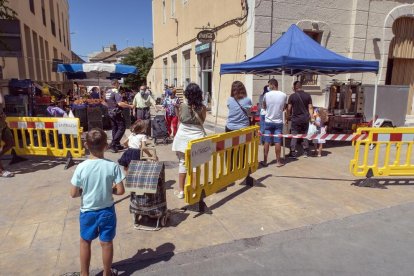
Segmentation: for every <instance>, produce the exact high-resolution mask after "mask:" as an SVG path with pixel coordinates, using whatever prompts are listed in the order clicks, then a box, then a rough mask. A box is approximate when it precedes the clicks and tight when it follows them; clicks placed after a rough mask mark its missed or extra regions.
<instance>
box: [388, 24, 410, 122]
mask: <svg viewBox="0 0 414 276" xmlns="http://www.w3.org/2000/svg"><path fill="white" fill-rule="evenodd" d="M392 31H393V33H394V35H395V36H394V38H393V39H392V40H391V44H390V52H389V58H392V59H394V60H393V67H392V76H391V84H395V85H409V86H410V91H409V96H408V104H407V114H414V102H413V97H414V18H412V17H401V18H398V19H397V20H395V22H394V24H393V26H392Z"/></svg>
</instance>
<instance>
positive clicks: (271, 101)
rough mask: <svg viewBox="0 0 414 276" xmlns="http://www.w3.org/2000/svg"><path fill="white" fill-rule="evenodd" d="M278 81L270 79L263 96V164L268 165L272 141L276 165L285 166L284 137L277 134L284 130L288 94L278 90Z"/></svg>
mask: <svg viewBox="0 0 414 276" xmlns="http://www.w3.org/2000/svg"><path fill="white" fill-rule="evenodd" d="M278 86H279V85H278V82H277V80H276V79H271V80H269V89H270V91H269V92H267V93H266V94H265V95H264V97H263V107H264V108H265V110H266V115H265V126H264V150H263V153H264V154H263V155H264V160H263V161H262V162H260V163H261V165H262V166H264V167H267V165H268V163H267V159H268V155H269V147H270V144H271V143H274V144H275V154H276V166H277V167H281V166H283V163H282V160H281V158H280V155H281V150H282V147H281V141H282V138H280V137H277V135H279V134H282V132H283V111H284V110H285V108H286V99H287V96H286V94H285V93H283V92H282V91H279V90H278Z"/></svg>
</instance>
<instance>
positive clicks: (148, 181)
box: [125, 160, 165, 195]
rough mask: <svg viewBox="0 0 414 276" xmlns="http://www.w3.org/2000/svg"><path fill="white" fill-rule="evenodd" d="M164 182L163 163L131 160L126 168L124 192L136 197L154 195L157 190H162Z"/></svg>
mask: <svg viewBox="0 0 414 276" xmlns="http://www.w3.org/2000/svg"><path fill="white" fill-rule="evenodd" d="M164 182H165V167H164V163H162V162H148V161H137V160H132V161H131V163H130V164H129V166H128V174H127V176H126V184H125V190H126V191H128V192H135V194H137V195H143V194H144V193H149V194H155V193H156V192H157V189H158V188H163V185H164ZM159 186H161V187H159Z"/></svg>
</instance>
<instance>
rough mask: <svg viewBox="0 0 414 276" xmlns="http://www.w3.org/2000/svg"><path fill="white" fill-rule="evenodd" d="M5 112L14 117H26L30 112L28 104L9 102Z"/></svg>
mask: <svg viewBox="0 0 414 276" xmlns="http://www.w3.org/2000/svg"><path fill="white" fill-rule="evenodd" d="M4 113H5V114H6V115H7V116H13V117H26V116H28V114H29V112H28V109H27V105H19V104H7V103H6V106H5V109H4Z"/></svg>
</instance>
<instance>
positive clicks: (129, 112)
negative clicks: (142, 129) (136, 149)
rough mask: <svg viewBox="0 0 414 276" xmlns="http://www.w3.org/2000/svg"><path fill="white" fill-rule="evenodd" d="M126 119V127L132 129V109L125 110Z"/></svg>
mask: <svg viewBox="0 0 414 276" xmlns="http://www.w3.org/2000/svg"><path fill="white" fill-rule="evenodd" d="M122 111H123V114H124V119H125V127H126V128H130V127H131V109H129V108H124V109H123V110H122Z"/></svg>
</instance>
